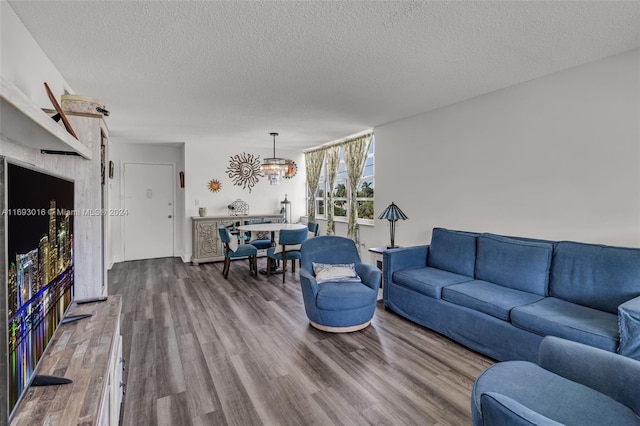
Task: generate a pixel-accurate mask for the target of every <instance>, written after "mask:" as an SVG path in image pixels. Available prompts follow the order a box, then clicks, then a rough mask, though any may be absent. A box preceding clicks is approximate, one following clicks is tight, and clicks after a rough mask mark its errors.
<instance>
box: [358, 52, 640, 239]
mask: <svg viewBox="0 0 640 426" xmlns="http://www.w3.org/2000/svg"><path fill="white" fill-rule="evenodd" d="M375 134H376V182H375V185H376V199H375V203H376V211H377V212H378V211H382V210H383V209H384V208H385V207H386V206H387V205H388V204H389V203H390V202H391V201H395V202H396V204H398V206H400V208H402V210H403V211H404V212H405V213H406V214H407V215H408V216H409V220H408V221H405V222H400V223H399V224H398V229H397V231H396V244H399V245H403V246H407V245H412V244H427V243H428V242H429V241H430V239H431V229H432V228H433V227H435V226H442V227H448V228H452V229H462V230H471V231H480V232H494V233H500V234H510V235H520V236H529V237H538V238H547V239H553V240H560V239H571V240H578V241H584V242H595V243H604V244H613V245H623V246H632V247H639V246H640V50H634V51H630V52H627V53H624V54H621V55H616V56H613V57H609V58H607V59H604V60H601V61H597V62H593V63H589V64H586V65H583V66H580V67H576V68H572V69H569V70H566V71H564V72H559V73H556V74H553V75H549V76H545V77H543V78H539V79H536V80H532V81H529V82H527V83H523V84H519V85H516V86H513V87H509V88H506V89H503V90H500V91H497V92H494V93H490V94H487V95H484V96H480V97H477V98H474V99H471V100H468V101H465V102H461V103H458V104H455V105H452V106H449V107H446V108H442V109H439V110H435V111H431V112H428V113H425V114H421V115H418V116H415V117H410V118H407V119H403V120H400V121H397V122H393V123H390V124H386V125H383V126H380V127H377V128H376V129H375ZM361 240H362V241H365V242H366V244H367V246H368V247H373V246H380V245H385V244H388V240H389V231H388V227H387V226H386V224H385V223H384V222H383V221H379V220H376V226H375V228H373V229H372V228H367V227H361Z"/></svg>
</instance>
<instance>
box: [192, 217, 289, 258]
mask: <svg viewBox="0 0 640 426" xmlns="http://www.w3.org/2000/svg"><path fill="white" fill-rule="evenodd" d="M265 221H271V222H274V223H277V222H281V221H282V215H251V216H219V217H208V216H206V217H197V216H194V217H192V218H191V242H192V243H191V244H192V251H191V263H193V264H194V265H197V264H199V263H202V262H216V261H219V260H224V253H223V246H222V243H221V242H220V235H219V234H218V226H220V225H223V226H226V227H229V228H230V229H231V228H233V227H236V226H240V225H246V224H247V223H249V222H265Z"/></svg>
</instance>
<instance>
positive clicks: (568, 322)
mask: <svg viewBox="0 0 640 426" xmlns="http://www.w3.org/2000/svg"><path fill="white" fill-rule="evenodd" d="M511 322H512V323H513V324H514V325H515V326H517V327H520V328H523V329H525V330H528V331H531V332H534V333H537V334H539V335H541V336H557V337H563V338H565V339H568V340H573V341H574V342H579V343H585V344H587V345H590V346H594V347H596V348H601V349H606V350H608V351H611V352H615V351H616V349H617V347H618V317H617V315H613V314H610V313H608V312H603V311H599V310H596V309H592V308H588V307H586V306H580V305H576V304H574V303H570V302H567V301H564V300H560V299H556V298H555V297H545V298H544V299H542V300H540V301H539V302H536V303H533V304H531V305H526V306H519V307H517V308H514V309H513V310H512V311H511Z"/></svg>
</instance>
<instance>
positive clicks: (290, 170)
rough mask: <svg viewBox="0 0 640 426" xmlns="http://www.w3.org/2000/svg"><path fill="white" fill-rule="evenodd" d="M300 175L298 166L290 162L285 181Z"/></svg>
mask: <svg viewBox="0 0 640 426" xmlns="http://www.w3.org/2000/svg"><path fill="white" fill-rule="evenodd" d="M297 173H298V165H297V164H296V162H295V161H293V160H289V162H288V164H287V171H286V172H285V174H284V178H285V179H291V178H292V177H294V176H295V175H296V174H297Z"/></svg>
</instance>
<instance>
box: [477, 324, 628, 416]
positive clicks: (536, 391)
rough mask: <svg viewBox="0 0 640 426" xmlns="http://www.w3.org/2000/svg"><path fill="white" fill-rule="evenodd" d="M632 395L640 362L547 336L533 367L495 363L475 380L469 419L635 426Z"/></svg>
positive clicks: (521, 362) (521, 363)
mask: <svg viewBox="0 0 640 426" xmlns="http://www.w3.org/2000/svg"><path fill="white" fill-rule="evenodd" d="M523 384H524V385H523ZM638 389H640V361H636V360H633V359H630V358H627V357H624V356H620V355H617V354H614V353H611V352H606V351H603V350H601V349H597V348H593V347H591V346H587V345H583V344H581V343H576V342H571V341H568V340H565V339H559V338H557V337H553V336H547V337H545V338H544V339H543V340H542V343H541V344H540V353H539V358H538V362H537V363H531V362H527V361H505V362H499V363H497V364H494V365H492V366H491V367H489V368H488V369H487V370H485V371H484V372H483V373H482V374H481V375H480V376H479V377H478V378H477V380H476V382H475V384H474V386H473V391H472V392H471V418H472V419H473V425H474V426H491V425H511V426H525V425H527V426H531V425H545V426H552V425H553V426H558V425H580V426H587V425H596V426H605V425H612V426H622V425H640V398H638Z"/></svg>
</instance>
